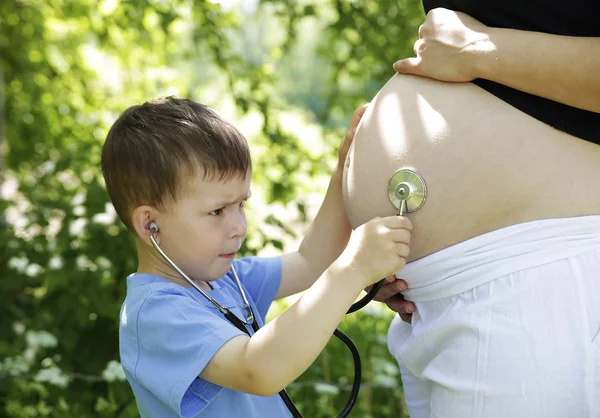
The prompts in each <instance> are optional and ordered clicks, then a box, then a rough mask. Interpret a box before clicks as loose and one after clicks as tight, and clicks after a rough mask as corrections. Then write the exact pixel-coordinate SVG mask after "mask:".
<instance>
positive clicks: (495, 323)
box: [344, 0, 600, 418]
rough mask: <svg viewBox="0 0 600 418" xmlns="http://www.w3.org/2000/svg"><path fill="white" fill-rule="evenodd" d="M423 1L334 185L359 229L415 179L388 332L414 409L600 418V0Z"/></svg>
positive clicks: (447, 414)
mask: <svg viewBox="0 0 600 418" xmlns="http://www.w3.org/2000/svg"><path fill="white" fill-rule="evenodd" d="M424 6H425V10H426V11H429V13H428V15H427V18H426V20H425V23H424V24H423V25H422V26H421V28H420V29H419V40H418V41H417V42H416V44H415V53H416V58H409V59H406V60H402V61H399V62H398V63H396V64H395V68H396V70H397V71H398V72H399V73H400V74H397V75H395V76H394V77H392V79H391V80H390V81H389V82H388V83H387V84H386V85H385V86H384V87H383V88H382V89H381V91H380V92H379V93H378V94H377V96H376V97H375V98H374V100H373V101H372V103H371V105H370V107H369V109H368V110H367V112H366V114H365V115H364V116H363V118H362V121H361V124H360V126H359V129H358V131H357V133H356V137H355V140H354V143H353V146H352V149H351V151H350V153H349V155H348V159H347V161H346V170H345V190H344V194H345V196H344V198H345V204H346V209H347V213H348V217H349V219H350V221H351V223H352V224H353V227H356V226H358V225H360V224H362V223H364V222H366V221H367V220H369V219H371V218H373V217H376V216H388V215H390V214H393V213H397V211H398V210H397V208H395V207H394V206H392V204H391V203H390V200H389V199H388V192H387V186H388V180H389V179H390V178H391V177H392V176H393V175H394V173H395V172H396V171H398V170H400V169H412V170H414V171H416V172H417V173H419V174H420V175H421V176H422V178H423V179H424V181H425V183H426V186H427V199H426V201H425V203H424V205H423V206H422V207H421V208H420V209H419V210H418V211H415V212H414V213H409V214H408V217H410V219H411V220H412V222H413V225H414V229H413V239H412V243H411V256H410V258H409V264H407V266H406V267H405V268H404V269H403V270H401V271H400V272H399V273H398V276H399V277H401V278H403V279H404V280H406V282H407V283H408V287H409V290H407V291H405V292H404V296H405V298H406V299H407V300H410V301H412V302H413V303H414V305H415V307H416V310H415V313H414V314H413V316H412V320H411V323H410V324H408V323H404V322H402V321H401V320H400V319H399V318H396V319H395V320H394V321H393V322H392V325H391V327H390V330H389V335H388V342H389V347H390V351H391V352H392V354H393V355H394V356H395V357H396V359H397V360H398V363H399V365H400V369H401V372H402V381H403V385H404V392H405V394H406V399H407V404H408V407H409V411H410V414H411V418H425V417H439V418H466V417H484V418H506V417H510V418H520V417H523V418H532V417H538V418H552V417H556V418H558V417H561V418H562V417H569V418H578V417H581V418H593V417H600V336H598V334H599V332H600V145H599V144H600V25H599V24H598V23H597V20H596V19H597V16H598V15H599V14H600V3H598V2H595V1H592V0H573V1H570V2H564V1H561V2H559V1H550V0H538V1H534V0H503V1H499V0H498V1H476V0H456V1H453V2H450V0H447V1H442V2H433V1H424ZM438 6H444V7H449V8H453V9H455V11H451V10H447V9H435V10H431V11H430V9H433V8H434V7H438ZM459 11H460V12H459ZM461 12H464V13H461ZM469 81H473V82H472V83H471V82H469Z"/></svg>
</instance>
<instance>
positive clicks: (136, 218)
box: [131, 205, 160, 246]
mask: <svg viewBox="0 0 600 418" xmlns="http://www.w3.org/2000/svg"><path fill="white" fill-rule="evenodd" d="M156 214H157V212H156V210H155V209H154V208H153V207H151V206H148V205H142V206H138V207H137V208H135V209H134V210H133V212H132V213H131V225H132V226H133V229H134V231H135V235H136V236H137V237H138V238H139V239H140V240H142V241H144V242H145V243H146V244H147V245H150V246H151V245H152V243H151V242H150V223H151V222H153V221H154V220H155V219H154V218H155V215H156ZM154 236H155V239H156V241H157V242H158V243H160V236H159V234H158V232H157V233H156V234H155V235H154Z"/></svg>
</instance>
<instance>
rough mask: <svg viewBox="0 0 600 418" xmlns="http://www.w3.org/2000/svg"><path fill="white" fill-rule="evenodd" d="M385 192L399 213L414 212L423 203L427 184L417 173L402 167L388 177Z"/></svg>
mask: <svg viewBox="0 0 600 418" xmlns="http://www.w3.org/2000/svg"><path fill="white" fill-rule="evenodd" d="M387 192H388V198H389V199H390V202H392V205H394V207H395V208H396V209H398V211H399V212H400V213H406V212H414V211H416V210H418V209H420V208H421V206H423V204H424V203H425V198H426V197H427V186H426V185H425V180H423V177H421V175H420V174H419V173H417V172H416V171H414V170H410V169H408V168H403V169H401V170H398V171H396V172H395V173H394V174H393V175H392V177H390V180H389V181H388V187H387Z"/></svg>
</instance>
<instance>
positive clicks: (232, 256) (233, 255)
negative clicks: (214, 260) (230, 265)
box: [219, 253, 236, 258]
mask: <svg viewBox="0 0 600 418" xmlns="http://www.w3.org/2000/svg"><path fill="white" fill-rule="evenodd" d="M235 254H236V253H229V254H219V257H221V258H234V257H235Z"/></svg>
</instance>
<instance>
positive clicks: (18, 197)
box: [0, 0, 422, 418]
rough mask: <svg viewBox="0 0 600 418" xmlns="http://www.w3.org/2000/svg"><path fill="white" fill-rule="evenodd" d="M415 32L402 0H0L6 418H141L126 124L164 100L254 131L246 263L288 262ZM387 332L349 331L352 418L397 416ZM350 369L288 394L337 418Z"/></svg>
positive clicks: (319, 374) (334, 355)
mask: <svg viewBox="0 0 600 418" xmlns="http://www.w3.org/2000/svg"><path fill="white" fill-rule="evenodd" d="M421 20H422V9H421V6H420V4H419V3H418V2H409V1H408V0H400V1H394V2H392V1H376V0H365V1H360V2H347V1H341V0H327V1H316V0H315V1H267V0H264V1H263V2H261V3H260V5H259V8H258V10H257V11H256V12H254V13H242V12H240V11H239V10H238V9H237V8H232V9H227V8H224V7H222V6H221V5H219V4H218V2H212V1H207V0H203V1H195V2H190V1H184V0H167V1H158V0H129V1H122V2H121V1H118V0H105V1H102V2H100V3H98V2H96V1H95V0H73V1H65V0H54V1H52V2H48V1H44V0H6V1H2V2H0V83H1V84H0V86H1V93H2V96H3V97H2V105H3V112H2V118H3V119H2V122H3V124H2V135H3V138H4V143H3V144H2V149H3V150H4V152H3V154H4V160H3V167H2V170H3V171H2V175H3V180H4V182H3V186H2V187H3V189H2V190H3V193H2V195H1V196H0V210H1V211H2V213H3V214H4V216H5V218H4V221H2V219H0V277H1V278H2V280H0V295H1V297H2V302H3V303H2V304H0V321H1V322H0V325H1V326H0V359H2V360H0V361H1V362H0V411H1V412H0V415H1V416H7V417H19V418H21V417H44V416H48V417H61V418H69V417H78V418H80V417H134V416H137V410H136V408H135V401H134V399H133V397H132V393H131V391H130V389H129V386H128V384H127V382H125V381H124V380H123V375H122V370H121V369H120V366H119V364H118V363H116V362H118V359H119V355H118V345H117V341H118V334H117V333H118V314H119V307H120V304H121V302H122V299H123V297H124V292H125V288H124V278H125V277H126V276H127V275H128V274H129V273H131V272H133V271H135V268H136V259H135V252H134V246H133V242H132V240H131V238H129V236H128V234H127V232H126V230H125V228H124V227H123V225H121V224H120V222H118V220H117V219H116V218H115V215H114V211H113V210H112V209H111V207H110V205H109V204H108V196H107V195H106V192H105V190H104V187H103V182H102V178H101V174H100V172H99V159H100V150H101V146H102V143H103V139H104V138H105V135H106V132H107V129H108V127H109V126H110V124H111V123H112V121H114V119H115V118H116V116H117V115H118V113H119V112H121V111H122V110H124V109H125V108H126V107H128V106H129V105H131V104H134V103H139V102H141V101H144V100H148V99H149V98H153V97H156V96H161V95H168V94H178V95H180V96H188V97H191V98H193V99H196V100H198V101H201V102H204V103H207V104H209V105H211V106H214V107H216V108H218V109H219V110H221V109H224V110H225V111H226V112H229V113H230V114H231V117H232V118H234V119H236V121H238V122H239V123H241V124H242V126H245V127H246V129H243V131H244V132H251V134H250V135H248V136H249V140H250V142H251V145H252V149H253V157H254V165H255V183H256V185H255V187H254V189H255V192H256V190H258V191H259V193H255V194H256V195H257V196H260V201H262V206H261V202H255V203H251V205H250V213H251V215H254V221H252V219H251V225H250V231H249V237H248V240H247V241H246V243H245V246H244V248H243V251H244V252H245V253H246V254H256V253H257V252H260V251H262V250H263V249H265V248H275V249H278V250H280V249H283V248H289V246H290V245H293V243H294V242H296V241H297V239H298V236H299V233H300V232H301V231H302V230H303V228H304V227H305V223H306V221H307V220H308V219H309V218H310V216H311V215H310V213H309V209H310V208H311V207H312V206H314V205H313V204H312V203H311V200H310V196H312V195H313V194H314V193H321V194H322V193H323V192H324V185H325V183H326V182H325V181H324V180H326V179H327V176H328V173H329V171H330V167H331V165H332V163H333V161H334V156H335V151H336V145H337V143H338V142H339V139H340V138H341V137H342V135H343V132H344V126H345V124H346V123H347V121H348V119H349V117H350V115H351V113H352V111H353V110H354V109H355V108H356V107H357V106H358V105H360V104H362V103H364V102H366V101H368V100H370V99H371V98H372V97H373V95H374V94H375V93H376V92H377V90H378V89H379V88H380V87H381V86H382V85H383V84H384V83H385V82H386V81H387V79H388V78H389V77H390V76H391V75H392V73H393V72H392V68H391V65H392V63H393V62H394V61H395V60H397V59H399V58H402V57H405V56H407V55H409V54H410V53H411V45H412V41H413V40H414V38H415V36H416V27H417V26H418V24H419V23H420V21H421ZM256 199H259V197H257V198H256ZM253 200H255V198H253ZM388 322H389V315H388V316H387V317H386V318H380V317H378V316H373V315H372V314H368V313H357V314H354V315H353V316H352V317H349V318H348V319H346V320H345V321H344V323H343V326H342V328H343V329H346V330H347V331H348V333H349V335H350V336H351V337H352V338H353V339H354V340H355V342H356V343H357V344H358V346H359V348H360V350H361V352H362V353H363V362H364V378H363V382H364V384H365V389H363V390H362V392H361V395H360V399H359V405H358V406H357V409H356V411H357V412H356V413H355V414H354V415H355V416H361V417H379V416H401V414H402V412H401V411H402V406H401V405H402V397H401V392H400V390H399V379H398V376H397V374H394V373H393V372H392V371H393V370H394V368H393V367H392V366H393V365H392V364H391V358H390V356H389V354H388V353H387V349H386V347H385V341H384V339H385V338H384V335H385V332H386V326H387V323H388ZM349 365H351V362H350V360H349V358H348V357H347V354H346V353H345V348H344V347H342V346H341V344H339V343H336V342H332V343H331V344H330V345H329V346H328V348H327V350H326V351H325V352H324V354H323V355H322V356H321V357H320V358H319V360H318V361H317V362H316V363H315V365H314V366H313V367H312V368H311V369H310V370H309V371H308V372H307V373H306V374H305V375H304V376H302V378H301V379H300V380H299V382H298V384H297V385H296V386H293V387H291V388H290V393H291V395H292V396H293V398H294V400H295V401H296V402H297V404H298V405H299V407H300V408H301V410H302V411H304V413H305V415H306V416H307V417H308V416H310V417H321V416H322V417H328V416H333V415H334V412H333V411H338V410H340V409H341V405H342V404H343V403H344V402H345V399H346V396H347V392H346V391H345V390H341V391H340V392H339V393H338V392H336V391H335V390H337V389H335V388H336V387H337V386H335V385H338V384H344V383H345V381H344V380H343V378H342V377H343V376H349V375H350V374H351V371H350V370H349V368H348V367H349ZM303 382H305V383H303ZM314 382H321V383H319V384H315V383H314ZM327 385H333V386H327Z"/></svg>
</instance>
